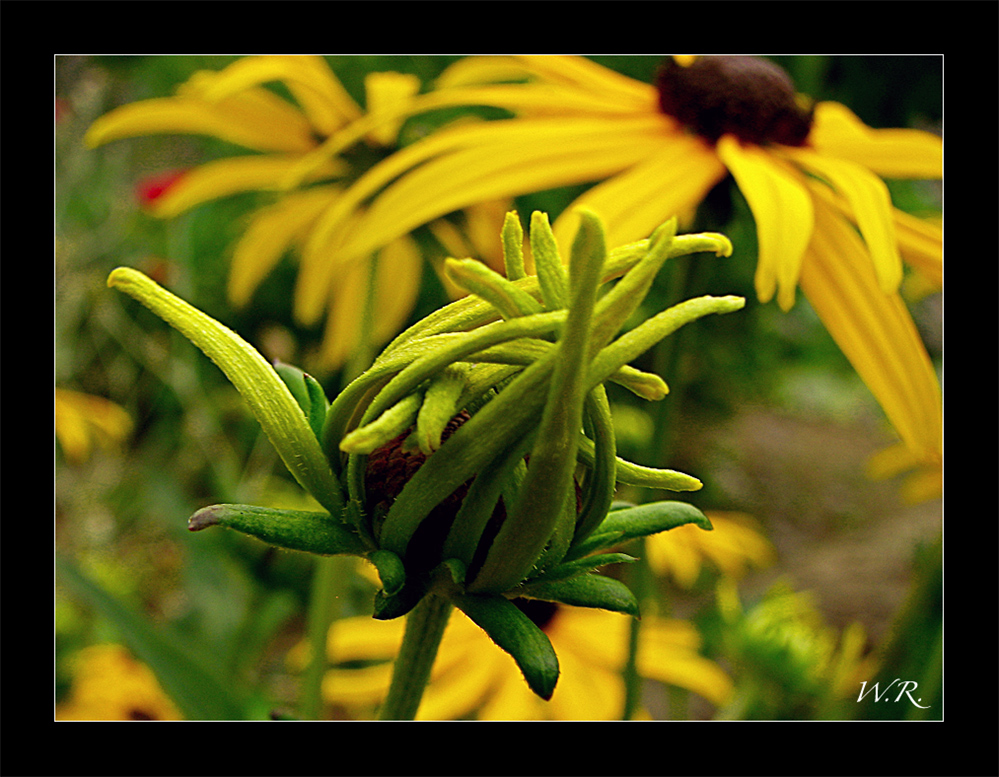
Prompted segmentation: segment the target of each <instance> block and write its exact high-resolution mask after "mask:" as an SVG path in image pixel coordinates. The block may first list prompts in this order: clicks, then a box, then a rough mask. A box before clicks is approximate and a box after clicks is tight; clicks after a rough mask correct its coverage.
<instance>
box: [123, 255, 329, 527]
mask: <svg viewBox="0 0 999 777" xmlns="http://www.w3.org/2000/svg"><path fill="white" fill-rule="evenodd" d="M108 286H110V287H112V288H115V289H118V290H119V291H123V292H125V293H126V294H128V295H129V296H131V297H133V298H134V299H136V300H138V301H139V302H141V303H142V304H143V305H145V306H146V307H147V308H149V309H150V310H151V311H152V312H153V313H155V314H156V315H158V316H159V317H160V318H162V319H163V320H164V321H166V323H168V324H169V325H170V326H172V327H174V328H175V329H176V330H177V331H178V332H180V333H181V334H182V335H184V336H185V337H186V338H187V339H188V340H190V341H191V342H192V343H193V344H194V345H196V346H197V347H198V348H199V349H201V351H202V352H203V353H204V354H205V355H206V356H208V357H209V358H210V359H211V360H212V361H213V362H215V364H217V365H218V367H219V369H221V370H222V372H223V373H225V376H226V377H227V378H228V379H229V381H230V382H231V383H232V384H233V386H235V387H236V389H237V390H238V391H239V393H240V394H241V395H242V397H243V399H244V400H245V401H246V403H247V405H249V407H250V410H251V411H252V413H253V415H254V416H255V417H256V419H257V421H258V422H259V423H260V425H261V426H262V427H263V429H264V433H265V434H266V435H267V437H268V438H269V439H270V441H271V443H273V445H274V447H275V448H276V449H277V452H278V455H279V456H280V457H281V460H282V461H283V462H284V463H285V466H286V467H288V470H289V471H290V472H291V474H292V475H294V476H295V479H296V480H297V481H298V482H299V483H300V484H301V485H302V487H303V488H304V489H305V490H306V491H308V492H309V493H310V494H312V495H313V496H314V497H315V498H316V500H317V501H318V502H319V503H320V504H321V505H322V506H323V507H325V508H326V509H327V510H329V511H330V513H332V514H333V515H339V514H340V511H341V510H342V509H343V506H344V500H343V493H342V492H341V490H340V485H339V483H338V482H337V480H336V478H335V477H334V476H333V471H332V470H331V469H330V465H329V462H328V461H327V459H326V456H325V454H324V453H323V450H322V448H321V447H320V445H319V441H318V440H317V438H316V435H315V433H314V432H313V430H312V427H311V426H310V425H309V421H308V419H307V418H306V416H305V413H303V412H302V408H301V407H300V406H299V403H298V402H297V401H296V400H295V397H294V395H293V394H292V393H291V391H290V390H289V388H288V387H287V386H286V385H285V383H284V381H282V380H281V378H280V377H278V374H277V372H275V371H274V368H273V367H272V366H271V365H270V364H268V362H267V360H266V359H264V357H263V356H261V355H260V353H259V352H258V351H257V350H256V349H255V348H254V347H253V346H252V345H250V344H249V343H248V342H246V341H245V340H244V339H243V338H242V337H240V336H239V335H238V334H236V333H235V332H233V331H232V330H231V329H229V328H228V327H226V326H223V325H222V324H220V323H219V322H218V321H216V320H215V319H213V318H212V317H211V316H208V315H206V314H204V313H202V312H201V311H200V310H198V309H197V308H195V307H193V306H192V305H189V304H188V303H187V302H185V301H184V300H182V299H180V298H179V297H177V296H176V295H174V294H171V293H170V292H169V291H167V290H166V289H164V288H163V287H162V286H160V285H159V284H157V283H156V282H155V281H153V280H152V279H150V278H148V277H147V276H145V275H143V274H142V273H141V272H139V271H138V270H133V269H132V268H130V267H119V268H117V269H115V270H113V271H112V272H111V274H110V275H109V276H108Z"/></svg>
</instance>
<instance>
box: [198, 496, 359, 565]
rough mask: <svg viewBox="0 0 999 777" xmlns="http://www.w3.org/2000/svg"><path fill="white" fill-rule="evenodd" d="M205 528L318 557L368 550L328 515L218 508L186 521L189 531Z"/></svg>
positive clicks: (229, 506)
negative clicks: (230, 532) (222, 528)
mask: <svg viewBox="0 0 999 777" xmlns="http://www.w3.org/2000/svg"><path fill="white" fill-rule="evenodd" d="M209 526H225V527H226V528H229V529H233V530H234V531H238V532H241V533H243V534H248V535H250V536H251V537H256V538H257V539H259V540H262V541H264V542H266V543H268V544H269V545H274V546H276V547H279V548H286V549H288V550H299V551H304V552H306V553H315V554H318V555H321V556H336V555H354V556H361V555H364V554H365V553H366V552H367V551H368V550H369V548H368V546H367V545H365V544H364V542H363V541H362V540H361V538H360V537H358V535H357V534H355V533H354V532H353V531H352V530H351V529H350V528H349V527H348V526H347V525H346V524H343V523H341V522H340V521H338V520H337V519H336V518H334V517H333V516H331V515H330V514H329V513H317V512H308V511H304V510H279V509H277V508H273V507H257V506H256V505H233V504H220V505H212V506H211V507H203V508H202V509H200V510H198V512H196V513H195V514H194V515H192V516H191V518H190V520H189V521H188V528H189V529H190V530H191V531H201V530H202V529H206V528H208V527H209Z"/></svg>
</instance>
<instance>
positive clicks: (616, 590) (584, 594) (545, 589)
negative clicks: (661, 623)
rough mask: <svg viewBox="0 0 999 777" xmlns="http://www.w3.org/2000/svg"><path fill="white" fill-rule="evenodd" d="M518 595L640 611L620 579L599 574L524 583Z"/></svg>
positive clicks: (565, 602)
mask: <svg viewBox="0 0 999 777" xmlns="http://www.w3.org/2000/svg"><path fill="white" fill-rule="evenodd" d="M516 593H517V595H518V596H523V597H526V598H528V599H541V600H543V601H546V602H558V603H560V604H569V605H572V606H574V607H595V608H597V609H600V610H611V611H612V612H623V613H626V614H628V615H633V616H635V617H636V618H637V617H638V615H639V609H638V600H637V599H636V598H635V595H634V594H633V593H632V592H631V590H630V589H629V588H628V586H626V585H625V584H624V583H622V582H621V581H620V580H615V579H614V578H612V577H605V576H603V575H598V574H590V573H587V574H582V575H576V576H575V577H570V578H567V579H565V580H553V581H550V582H549V581H542V582H538V583H526V584H525V585H524V586H523V587H522V588H520V589H518V590H517V591H516Z"/></svg>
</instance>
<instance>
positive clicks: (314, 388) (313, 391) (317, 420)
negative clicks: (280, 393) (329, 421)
mask: <svg viewBox="0 0 999 777" xmlns="http://www.w3.org/2000/svg"><path fill="white" fill-rule="evenodd" d="M274 371H275V372H276V373H277V374H278V377H279V378H281V380H283V381H284V384H285V385H286V386H287V387H288V390H289V391H290V392H291V395H292V396H293V397H295V401H296V402H298V406H299V407H301V408H302V412H303V413H305V417H306V418H307V419H308V421H309V426H310V427H311V429H312V431H313V432H314V433H315V435H316V439H317V440H318V439H321V437H322V431H323V422H324V421H325V420H326V411H327V409H328V408H329V406H330V403H329V400H328V399H327V398H326V392H325V391H323V387H322V385H320V383H319V381H317V380H316V379H315V378H313V377H312V376H311V375H309V374H308V373H307V372H305V371H303V370H301V369H299V368H298V367H295V366H293V365H291V364H285V363H284V362H280V361H275V362H274Z"/></svg>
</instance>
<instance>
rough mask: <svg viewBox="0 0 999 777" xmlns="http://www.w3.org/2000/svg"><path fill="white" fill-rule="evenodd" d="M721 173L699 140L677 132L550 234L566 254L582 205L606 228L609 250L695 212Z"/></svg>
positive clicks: (580, 201)
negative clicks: (613, 246) (683, 215)
mask: <svg viewBox="0 0 999 777" xmlns="http://www.w3.org/2000/svg"><path fill="white" fill-rule="evenodd" d="M726 172H727V171H726V169H725V166H724V165H723V164H722V163H721V162H720V161H719V159H718V157H717V156H716V155H715V153H714V151H713V150H712V149H711V148H710V147H708V146H707V145H706V144H705V143H704V142H703V141H702V140H700V139H699V138H697V137H696V136H694V135H685V134H680V133H677V134H676V135H675V137H671V138H670V139H669V142H667V143H664V144H663V145H662V148H661V149H660V150H659V151H657V152H656V153H655V154H653V155H652V156H651V157H649V158H648V159H647V160H644V161H642V162H639V163H638V164H637V165H635V166H634V167H632V168H630V169H628V170H626V171H624V172H622V173H619V174H618V175H616V176H614V177H613V178H610V179H609V180H607V181H604V182H603V183H599V184H597V185H596V186H594V187H593V188H591V189H589V190H588V191H586V192H585V193H584V194H582V195H581V196H580V197H578V198H577V199H576V200H575V202H573V203H572V205H570V206H569V207H567V208H566V209H565V210H564V211H563V213H562V215H561V216H559V217H558V218H557V219H556V220H555V223H554V224H553V226H552V229H553V231H554V232H555V237H556V239H557V240H558V243H559V245H560V246H561V247H562V248H563V249H564V250H565V254H566V255H567V254H568V247H569V246H570V245H571V240H572V235H574V234H575V228H576V224H575V223H574V222H575V220H576V219H574V218H573V215H574V211H575V209H576V208H578V207H581V206H585V207H587V208H590V209H591V210H593V211H594V212H595V213H597V214H599V215H600V217H601V218H602V219H603V220H604V223H605V224H607V225H608V228H607V238H606V239H607V244H608V245H625V244H627V243H630V242H632V241H634V240H641V239H642V238H645V237H648V236H649V234H651V232H652V230H654V229H655V228H656V227H657V226H659V225H660V224H662V223H663V222H664V221H666V220H667V219H669V218H672V217H673V216H676V215H680V214H684V213H687V212H689V211H690V210H692V209H693V208H695V207H696V206H697V205H698V204H700V202H701V201H702V200H703V199H704V195H705V194H706V193H707V192H708V191H709V190H710V189H711V187H712V186H714V185H715V184H716V183H717V182H718V181H719V180H721V179H722V178H723V177H724V176H725V174H726Z"/></svg>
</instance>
